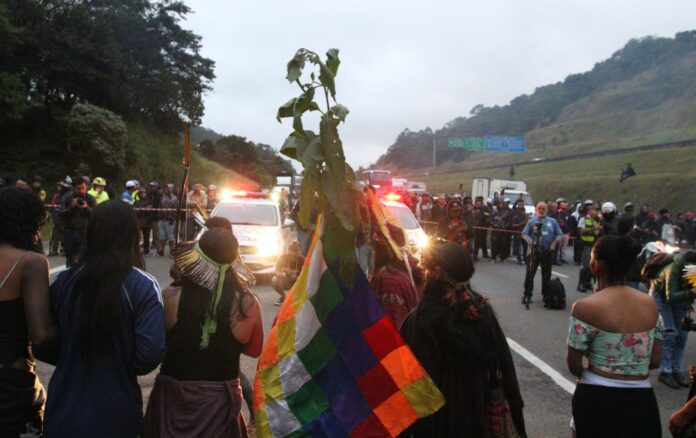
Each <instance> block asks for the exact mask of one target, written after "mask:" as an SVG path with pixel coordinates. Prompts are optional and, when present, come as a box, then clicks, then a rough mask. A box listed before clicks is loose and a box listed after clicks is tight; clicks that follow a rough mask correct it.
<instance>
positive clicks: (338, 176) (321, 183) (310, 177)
mask: <svg viewBox="0 0 696 438" xmlns="http://www.w3.org/2000/svg"><path fill="white" fill-rule="evenodd" d="M340 64H341V61H340V59H339V58H338V49H329V50H328V51H327V52H326V60H325V61H322V59H321V58H320V57H319V55H317V54H316V53H315V52H312V51H309V50H307V49H299V50H298V51H297V53H295V56H294V57H293V58H292V59H291V60H290V61H289V62H288V64H287V76H286V79H287V80H288V82H290V83H291V84H292V83H294V84H296V85H297V86H298V87H299V88H300V90H301V93H300V94H299V95H298V96H297V97H293V98H292V99H290V100H289V101H287V102H286V103H285V104H283V105H282V106H280V108H278V112H277V114H276V118H277V120H278V121H279V122H280V121H281V120H282V119H284V118H292V119H293V123H292V127H293V131H292V133H290V135H289V136H288V138H287V139H286V140H285V143H284V144H283V147H282V148H281V149H280V152H281V153H282V154H284V155H286V156H288V157H290V158H292V159H294V160H297V161H299V162H300V163H302V167H303V168H304V172H303V173H304V178H303V180H302V185H301V187H300V211H299V221H300V225H301V226H302V227H303V228H310V226H311V224H310V217H311V213H312V212H313V211H316V212H321V213H323V217H324V220H325V224H326V227H327V228H326V233H325V236H327V237H329V242H328V243H329V244H328V245H327V248H328V251H330V252H332V253H333V252H335V254H336V255H338V257H339V259H340V265H341V266H340V270H341V278H342V280H343V281H344V283H345V284H352V280H353V274H354V269H355V262H356V259H355V237H356V235H357V233H358V230H359V228H360V225H361V218H360V211H361V208H363V209H364V208H365V200H364V197H363V195H362V192H361V190H360V187H359V185H358V184H357V182H356V179H355V172H354V171H353V169H352V168H351V167H350V166H349V165H348V164H347V163H346V159H345V155H344V153H343V143H342V142H341V139H340V137H339V135H338V125H339V124H341V123H342V122H345V120H346V117H347V116H348V113H349V110H348V108H346V107H345V106H343V105H341V104H339V103H338V102H336V82H335V78H336V75H337V74H338V67H339V65H340ZM305 69H307V70H310V69H311V71H309V72H305ZM317 70H318V73H317ZM303 73H309V74H308V79H305V80H304V81H303ZM306 76H307V75H306V74H305V77H306ZM317 90H319V91H320V93H321V92H323V94H324V101H325V102H324V103H325V108H324V109H322V108H321V107H320V106H319V104H318V103H317V102H316V101H315V96H316V91H317ZM332 101H333V105H332V104H331V102H332ZM312 111H319V112H320V113H321V118H320V122H319V134H317V133H316V132H315V131H312V130H309V129H305V128H304V125H303V122H302V117H303V116H304V115H305V114H306V113H308V112H312Z"/></svg>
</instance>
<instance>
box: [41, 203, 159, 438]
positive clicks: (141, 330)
mask: <svg viewBox="0 0 696 438" xmlns="http://www.w3.org/2000/svg"><path fill="white" fill-rule="evenodd" d="M86 237H87V246H86V251H85V255H84V258H82V259H81V261H80V264H79V265H78V266H75V267H73V268H72V269H70V270H68V271H64V272H62V273H61V274H60V275H59V276H58V278H57V279H56V281H55V282H54V283H53V284H52V285H51V307H52V310H53V316H54V319H55V320H56V321H58V328H59V333H60V338H61V339H60V348H59V351H58V352H57V356H56V357H54V358H53V359H54V360H55V364H56V369H55V372H54V373H53V377H52V379H51V383H50V385H49V391H48V403H47V405H46V436H48V437H52V436H56V437H63V436H66V437H67V436H69V437H82V436H89V437H95V436H99V437H135V436H139V435H140V434H141V431H142V409H143V408H142V394H141V392H140V386H139V385H138V382H137V379H136V377H137V376H139V375H144V374H147V373H149V372H150V371H152V370H153V369H155V368H156V367H157V365H159V363H160V362H161V361H162V358H163V357H164V352H165V329H164V309H163V304H162V294H161V292H160V288H159V285H158V283H157V280H155V279H154V277H152V276H151V275H150V274H148V273H146V272H145V271H143V270H142V268H143V267H144V264H143V259H142V256H141V255H140V251H139V248H138V243H139V242H138V221H137V219H136V217H135V213H134V212H133V209H132V208H131V207H130V206H129V205H128V204H126V203H124V202H121V201H107V202H103V203H101V204H99V205H98V206H97V207H95V208H94V209H93V210H92V212H91V215H90V218H89V221H88V222H87V235H86ZM47 359H48V360H49V361H50V359H51V358H48V357H47Z"/></svg>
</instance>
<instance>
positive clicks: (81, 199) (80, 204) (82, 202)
mask: <svg viewBox="0 0 696 438" xmlns="http://www.w3.org/2000/svg"><path fill="white" fill-rule="evenodd" d="M75 203H76V204H77V206H78V207H83V206H84V205H85V204H86V203H87V201H85V198H84V197H82V196H79V195H76V196H75Z"/></svg>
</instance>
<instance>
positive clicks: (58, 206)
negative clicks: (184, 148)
mask: <svg viewBox="0 0 696 438" xmlns="http://www.w3.org/2000/svg"><path fill="white" fill-rule="evenodd" d="M44 207H45V208H61V207H62V206H61V205H60V204H44ZM133 210H135V211H167V212H172V211H174V212H175V211H176V208H152V207H133ZM184 210H191V211H194V210H195V211H200V210H199V209H198V208H197V207H186V208H185V209H184ZM205 211H207V212H208V213H210V212H211V211H213V210H205Z"/></svg>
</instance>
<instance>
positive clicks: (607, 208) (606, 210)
mask: <svg viewBox="0 0 696 438" xmlns="http://www.w3.org/2000/svg"><path fill="white" fill-rule="evenodd" d="M614 212H616V205H614V203H613V202H605V203H604V204H602V214H610V213H614Z"/></svg>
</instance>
